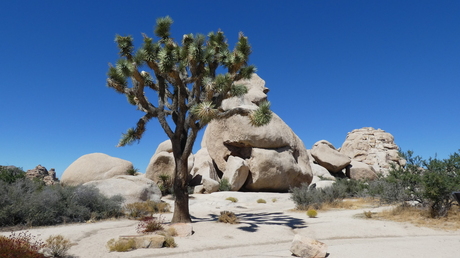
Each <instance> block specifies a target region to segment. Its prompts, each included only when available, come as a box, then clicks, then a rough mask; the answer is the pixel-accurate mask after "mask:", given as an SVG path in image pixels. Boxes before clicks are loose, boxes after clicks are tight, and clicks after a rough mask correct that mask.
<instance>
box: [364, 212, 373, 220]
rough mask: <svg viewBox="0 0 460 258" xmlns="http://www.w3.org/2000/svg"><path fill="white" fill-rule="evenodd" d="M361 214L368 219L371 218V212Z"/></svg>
mask: <svg viewBox="0 0 460 258" xmlns="http://www.w3.org/2000/svg"><path fill="white" fill-rule="evenodd" d="M363 214H364V216H365V217H366V218H368V219H371V218H372V211H363Z"/></svg>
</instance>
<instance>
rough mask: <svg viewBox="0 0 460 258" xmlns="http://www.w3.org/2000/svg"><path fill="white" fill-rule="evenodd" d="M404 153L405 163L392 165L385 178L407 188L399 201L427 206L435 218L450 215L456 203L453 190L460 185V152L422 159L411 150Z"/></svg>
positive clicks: (459, 187) (456, 189) (457, 188)
mask: <svg viewBox="0 0 460 258" xmlns="http://www.w3.org/2000/svg"><path fill="white" fill-rule="evenodd" d="M403 156H404V158H405V159H406V161H407V164H406V166H405V167H399V168H393V169H392V170H391V171H390V175H389V176H388V177H387V179H386V180H388V181H389V182H390V183H393V184H397V185H399V186H401V188H402V189H404V194H402V195H401V196H400V199H399V200H398V201H399V202H407V201H411V202H416V203H418V204H419V205H421V206H422V207H427V208H428V209H429V213H430V216H431V217H432V218H437V217H445V216H447V214H448V211H449V210H450V208H451V207H452V205H453V203H454V200H453V197H452V192H453V191H458V190H459V189H460V155H459V154H458V153H454V154H452V155H450V156H449V158H448V159H444V160H440V159H437V158H434V159H432V158H430V159H428V160H423V159H422V158H421V157H419V156H415V157H414V156H413V152H411V151H408V152H407V153H403Z"/></svg>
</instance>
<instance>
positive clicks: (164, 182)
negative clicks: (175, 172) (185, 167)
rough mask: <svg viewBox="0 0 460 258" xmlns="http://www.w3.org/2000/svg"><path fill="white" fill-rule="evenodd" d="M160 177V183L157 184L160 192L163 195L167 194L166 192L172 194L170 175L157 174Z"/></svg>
mask: <svg viewBox="0 0 460 258" xmlns="http://www.w3.org/2000/svg"><path fill="white" fill-rule="evenodd" d="M158 177H159V178H160V181H161V182H160V183H159V184H158V188H160V191H161V194H162V195H163V196H165V195H168V194H173V193H174V189H173V185H172V183H173V182H172V180H171V176H170V175H168V174H160V175H159V176H158Z"/></svg>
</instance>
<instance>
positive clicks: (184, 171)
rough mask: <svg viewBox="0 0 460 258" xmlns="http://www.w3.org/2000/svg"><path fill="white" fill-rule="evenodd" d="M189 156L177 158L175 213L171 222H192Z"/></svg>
mask: <svg viewBox="0 0 460 258" xmlns="http://www.w3.org/2000/svg"><path fill="white" fill-rule="evenodd" d="M187 160H188V157H180V158H175V162H176V171H175V177H174V195H175V196H176V200H175V202H174V214H173V218H172V220H171V223H179V222H184V223H189V222H192V219H191V218H190V213H189V208H188V180H187V175H188V162H187Z"/></svg>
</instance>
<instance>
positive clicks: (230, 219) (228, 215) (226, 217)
mask: <svg viewBox="0 0 460 258" xmlns="http://www.w3.org/2000/svg"><path fill="white" fill-rule="evenodd" d="M217 222H223V223H230V224H237V223H239V220H238V217H237V216H236V215H235V213H233V212H231V211H221V212H220V216H219V218H218V219H217Z"/></svg>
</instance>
